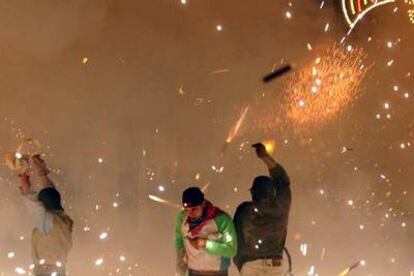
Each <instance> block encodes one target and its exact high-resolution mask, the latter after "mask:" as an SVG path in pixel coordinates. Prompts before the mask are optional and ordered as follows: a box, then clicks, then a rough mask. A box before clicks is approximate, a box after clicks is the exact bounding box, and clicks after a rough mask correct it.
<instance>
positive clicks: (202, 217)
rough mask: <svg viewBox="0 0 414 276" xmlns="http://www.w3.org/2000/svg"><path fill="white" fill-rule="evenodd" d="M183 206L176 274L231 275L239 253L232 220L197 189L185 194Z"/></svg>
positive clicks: (200, 275)
mask: <svg viewBox="0 0 414 276" xmlns="http://www.w3.org/2000/svg"><path fill="white" fill-rule="evenodd" d="M182 204H183V208H184V210H183V211H181V212H180V213H179V214H178V217H177V224H176V229H175V247H176V250H177V269H176V274H175V275H177V276H184V275H187V273H188V275H189V276H227V275H228V268H229V266H230V263H231V258H232V257H234V256H235V255H236V250H237V237H236V232H235V229H234V225H233V221H232V219H231V217H230V216H229V215H228V214H227V213H225V212H224V211H222V210H220V209H219V208H217V207H215V206H213V204H212V203H211V202H210V201H208V200H205V199H204V194H203V192H202V191H201V190H200V189H199V188H197V187H191V188H188V189H186V190H185V191H184V192H183V195H182Z"/></svg>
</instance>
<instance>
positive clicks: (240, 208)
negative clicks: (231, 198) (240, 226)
mask: <svg viewBox="0 0 414 276" xmlns="http://www.w3.org/2000/svg"><path fill="white" fill-rule="evenodd" d="M253 206H254V204H253V202H251V201H245V202H243V203H241V204H240V205H239V206H238V207H237V209H236V213H240V212H246V211H248V210H250V209H251V208H253Z"/></svg>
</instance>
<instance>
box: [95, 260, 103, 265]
mask: <svg viewBox="0 0 414 276" xmlns="http://www.w3.org/2000/svg"><path fill="white" fill-rule="evenodd" d="M101 264H103V259H102V258H99V259H97V260H96V261H95V265H96V266H100V265H101Z"/></svg>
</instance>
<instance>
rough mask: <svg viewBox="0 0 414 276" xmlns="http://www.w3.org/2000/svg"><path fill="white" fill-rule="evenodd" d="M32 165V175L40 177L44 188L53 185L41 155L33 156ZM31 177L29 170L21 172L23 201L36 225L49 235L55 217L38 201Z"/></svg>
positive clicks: (44, 233)
mask: <svg viewBox="0 0 414 276" xmlns="http://www.w3.org/2000/svg"><path fill="white" fill-rule="evenodd" d="M31 167H32V169H33V172H34V175H33V176H32V177H34V178H36V177H38V178H39V179H40V180H41V183H40V184H41V186H42V188H46V187H53V183H52V181H51V180H50V179H49V178H48V177H47V174H48V173H49V171H48V170H47V169H46V163H45V162H44V161H43V160H42V159H41V158H40V157H39V156H34V157H32V159H31ZM30 177H31V176H29V173H28V172H27V171H25V172H23V173H20V174H19V178H20V187H19V188H20V192H21V193H22V195H23V201H24V203H25V205H26V207H27V210H28V211H29V213H30V216H31V217H32V221H33V224H34V226H35V227H36V228H37V229H38V230H39V231H40V232H41V233H42V234H43V235H47V234H48V233H49V231H50V230H51V229H52V227H53V217H52V216H51V214H50V213H48V212H47V210H46V208H45V206H44V205H43V203H42V202H40V201H38V198H37V193H36V192H35V191H33V189H32V183H31V179H30Z"/></svg>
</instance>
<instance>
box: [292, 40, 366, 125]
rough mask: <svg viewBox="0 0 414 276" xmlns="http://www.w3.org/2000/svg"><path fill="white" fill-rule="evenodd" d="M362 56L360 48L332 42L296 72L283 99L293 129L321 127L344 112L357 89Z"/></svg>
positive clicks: (362, 69) (361, 67)
mask: <svg viewBox="0 0 414 276" xmlns="http://www.w3.org/2000/svg"><path fill="white" fill-rule="evenodd" d="M364 59H365V54H364V52H363V50H362V49H361V48H353V49H352V48H350V47H348V48H347V49H345V48H343V47H340V46H334V47H331V48H329V49H328V50H326V51H325V52H324V53H323V54H322V55H321V56H318V57H317V58H316V59H315V60H313V61H312V62H310V63H309V64H308V65H307V66H305V67H304V68H303V69H302V70H301V71H299V72H298V73H297V74H296V76H295V77H294V78H293V79H292V80H291V82H290V83H289V84H288V87H287V90H286V94H285V95H286V99H285V101H284V102H285V104H284V107H285V109H286V113H285V114H286V116H287V119H288V121H289V122H290V123H291V124H292V126H293V127H294V129H295V130H304V129H307V130H309V129H314V128H315V127H322V126H324V125H326V124H327V123H329V122H330V121H332V120H333V119H335V118H336V117H337V116H338V115H340V114H341V113H343V112H345V110H346V108H347V107H349V105H350V104H351V103H352V102H353V101H354V100H355V99H356V98H357V97H358V95H359V93H360V91H361V89H360V84H361V81H362V79H363V77H364V75H365V74H366V72H367V67H365V66H364V65H363V62H364Z"/></svg>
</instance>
